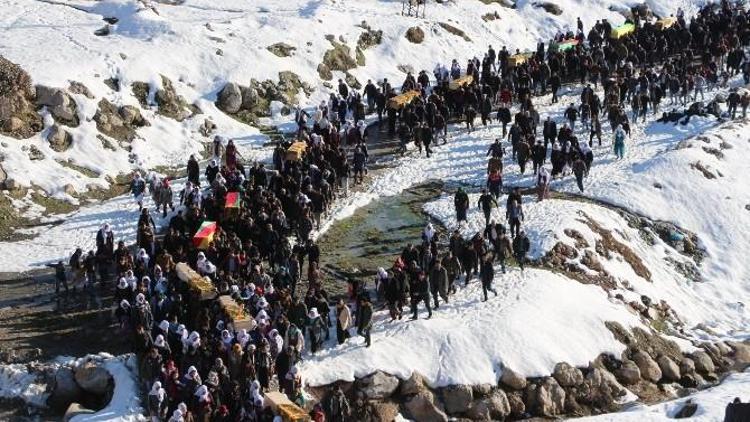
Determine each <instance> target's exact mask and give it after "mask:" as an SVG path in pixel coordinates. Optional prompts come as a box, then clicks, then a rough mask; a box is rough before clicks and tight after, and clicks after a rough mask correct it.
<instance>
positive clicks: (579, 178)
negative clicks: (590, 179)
mask: <svg viewBox="0 0 750 422" xmlns="http://www.w3.org/2000/svg"><path fill="white" fill-rule="evenodd" d="M571 168H572V169H573V174H574V175H575V176H576V183H578V189H579V190H580V191H581V192H583V176H585V175H586V162H585V161H583V159H582V158H581V156H580V155H578V157H577V158H576V159H575V161H573V165H572V166H571Z"/></svg>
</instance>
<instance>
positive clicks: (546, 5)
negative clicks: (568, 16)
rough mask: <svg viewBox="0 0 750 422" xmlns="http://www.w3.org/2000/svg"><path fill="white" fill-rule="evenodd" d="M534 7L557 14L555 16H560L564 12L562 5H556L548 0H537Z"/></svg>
mask: <svg viewBox="0 0 750 422" xmlns="http://www.w3.org/2000/svg"><path fill="white" fill-rule="evenodd" d="M534 7H538V8H540V9H544V11H545V12H547V13H549V14H552V15H555V16H560V15H562V12H563V11H562V9H561V8H560V6H558V5H556V4H555V3H553V2H547V1H543V2H536V3H534Z"/></svg>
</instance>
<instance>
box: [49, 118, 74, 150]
mask: <svg viewBox="0 0 750 422" xmlns="http://www.w3.org/2000/svg"><path fill="white" fill-rule="evenodd" d="M47 142H49V147H50V148H52V150H53V151H57V152H63V151H65V150H67V149H68V148H70V145H71V144H72V143H73V136H72V135H71V134H70V133H68V131H67V130H65V129H63V128H62V127H60V125H57V124H55V125H52V127H50V128H49V132H48V133H47Z"/></svg>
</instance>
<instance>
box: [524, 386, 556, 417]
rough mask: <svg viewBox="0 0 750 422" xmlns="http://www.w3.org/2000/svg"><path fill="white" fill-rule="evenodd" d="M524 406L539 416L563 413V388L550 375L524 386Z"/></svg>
mask: <svg viewBox="0 0 750 422" xmlns="http://www.w3.org/2000/svg"><path fill="white" fill-rule="evenodd" d="M525 395H526V408H527V409H530V410H531V411H533V412H534V413H535V414H537V415H539V416H545V417H553V416H557V415H561V414H563V413H565V395H566V393H565V390H564V389H563V388H562V387H561V386H560V384H558V383H557V381H555V379H554V378H552V377H546V378H544V379H543V381H542V382H541V383H539V384H529V385H528V386H527V387H526V392H525Z"/></svg>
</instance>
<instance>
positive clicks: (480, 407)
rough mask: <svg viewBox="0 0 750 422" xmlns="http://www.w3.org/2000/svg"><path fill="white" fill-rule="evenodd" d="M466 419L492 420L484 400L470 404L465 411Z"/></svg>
mask: <svg viewBox="0 0 750 422" xmlns="http://www.w3.org/2000/svg"><path fill="white" fill-rule="evenodd" d="M466 417H468V418H469V419H471V420H473V421H489V420H492V416H491V415H490V408H489V406H488V405H487V401H486V400H478V401H475V402H474V403H472V404H471V406H470V407H469V410H467V411H466Z"/></svg>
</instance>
